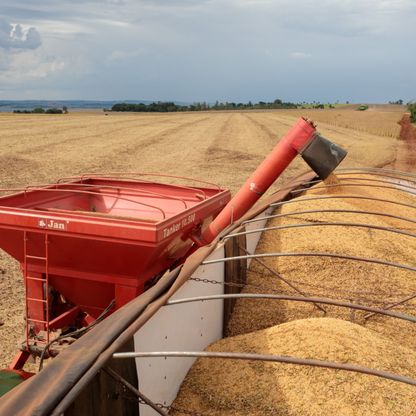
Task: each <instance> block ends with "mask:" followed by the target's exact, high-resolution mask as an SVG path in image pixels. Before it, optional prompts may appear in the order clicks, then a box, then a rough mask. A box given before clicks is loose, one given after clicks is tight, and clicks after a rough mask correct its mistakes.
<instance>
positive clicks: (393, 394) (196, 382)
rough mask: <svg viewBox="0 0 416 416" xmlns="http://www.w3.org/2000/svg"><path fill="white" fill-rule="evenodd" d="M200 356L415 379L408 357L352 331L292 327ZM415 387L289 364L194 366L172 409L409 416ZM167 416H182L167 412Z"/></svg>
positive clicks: (336, 325) (327, 324) (412, 356)
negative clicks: (328, 365) (242, 356)
mask: <svg viewBox="0 0 416 416" xmlns="http://www.w3.org/2000/svg"><path fill="white" fill-rule="evenodd" d="M207 350H208V351H232V352H242V351H244V352H256V353H261V354H273V355H286V356H295V357H302V358H315V359H321V360H331V361H336V362H341V363H353V364H358V365H362V366H366V367H370V368H377V369H382V370H386V371H389V372H393V373H396V374H401V375H405V376H409V377H412V376H413V377H415V376H416V352H415V351H413V350H411V349H408V348H406V347H403V346H401V345H399V344H397V343H394V342H392V341H391V340H389V339H387V338H386V337H384V336H381V335H380V334H378V333H376V332H374V331H371V330H369V329H366V328H363V327H362V326H359V325H357V324H353V323H350V322H346V321H343V320H340V319H332V318H312V319H305V320H297V321H293V322H289V323H285V324H281V325H278V326H274V327H271V328H267V329H264V330H260V331H257V332H253V333H249V334H244V335H238V336H235V337H229V338H224V339H222V340H220V341H218V342H216V343H215V344H212V345H211V346H210V347H209V348H208V349H207ZM415 403H416V387H414V386H410V385H406V384H403V383H398V382H393V381H389V380H385V379H381V378H378V377H374V376H369V375H363V374H358V373H352V372H347V371H340V370H330V369H323V368H316V367H307V366H297V365H292V364H280V363H267V362H258V361H257V362H254V361H240V360H223V359H208V358H204V359H199V360H198V361H197V362H196V363H195V364H194V366H193V367H192V369H191V370H190V372H189V373H188V375H187V377H186V379H185V381H184V383H183V384H182V387H181V390H180V392H179V394H178V397H177V398H176V400H175V402H174V403H173V406H174V407H175V408H178V409H185V410H187V411H193V412H196V414H203V415H218V416H219V415H225V416H231V415H233V416H234V415H252V416H260V415H276V416H283V415H285V416H306V415H308V416H318V415H319V416H321V415H322V416H325V415H328V416H329V415H330V416H332V415H334V414H338V415H343V416H358V415H366V416H369V415H390V416H396V415H397V416H410V415H414V414H415V409H416V407H415V406H416V405H415ZM173 414H174V415H185V414H187V413H185V412H183V413H182V412H179V411H175V412H173Z"/></svg>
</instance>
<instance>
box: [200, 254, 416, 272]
mask: <svg viewBox="0 0 416 416" xmlns="http://www.w3.org/2000/svg"><path fill="white" fill-rule="evenodd" d="M262 257H330V258H335V259H344V260H353V261H361V262H363V263H374V264H381V265H383V266H391V267H396V268H398V269H403V270H409V271H411V272H416V267H413V266H408V265H407V264H401V263H393V262H390V261H385V260H379V259H370V258H367V257H358V256H348V255H345V254H336V253H315V252H309V251H306V252H299V253H260V254H248V255H246V256H235V257H224V258H222V259H215V260H205V261H203V262H202V263H201V264H215V263H223V262H226V261H235V260H240V259H242V258H246V259H255V258H262Z"/></svg>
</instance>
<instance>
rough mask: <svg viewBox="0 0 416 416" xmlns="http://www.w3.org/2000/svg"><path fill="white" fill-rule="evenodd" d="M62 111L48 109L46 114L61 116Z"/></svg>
mask: <svg viewBox="0 0 416 416" xmlns="http://www.w3.org/2000/svg"><path fill="white" fill-rule="evenodd" d="M62 113H63V111H62V110H61V109H60V108H48V109H47V110H46V114H62Z"/></svg>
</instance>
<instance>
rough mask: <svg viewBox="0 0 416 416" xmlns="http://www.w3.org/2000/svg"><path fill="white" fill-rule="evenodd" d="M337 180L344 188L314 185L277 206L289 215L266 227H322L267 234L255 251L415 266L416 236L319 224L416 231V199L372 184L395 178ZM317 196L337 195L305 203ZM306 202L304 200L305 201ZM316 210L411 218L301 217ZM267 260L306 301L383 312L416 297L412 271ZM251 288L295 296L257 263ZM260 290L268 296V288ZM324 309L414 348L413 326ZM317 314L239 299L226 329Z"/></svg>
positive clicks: (303, 307) (310, 308) (305, 307)
mask: <svg viewBox="0 0 416 416" xmlns="http://www.w3.org/2000/svg"><path fill="white" fill-rule="evenodd" d="M338 177H339V179H340V184H341V186H337V185H336V184H332V185H327V186H324V185H322V184H318V185H316V186H314V187H312V188H311V189H310V190H309V191H308V192H307V193H306V194H305V195H303V196H301V197H299V198H295V199H294V200H293V201H294V202H293V203H289V204H284V205H282V206H281V207H280V208H279V209H277V210H276V212H275V214H284V215H285V216H283V217H277V218H273V219H272V220H270V221H269V224H268V226H269V227H273V226H288V225H294V224H316V225H317V226H312V227H305V228H289V229H281V230H271V231H267V232H264V233H263V236H262V239H261V240H260V243H259V246H258V249H257V252H258V253H270V252H288V253H289V252H314V253H336V254H341V255H350V256H357V257H365V258H370V259H379V260H385V261H388V262H393V263H401V264H405V265H409V266H414V265H415V264H414V263H415V261H414V259H415V258H416V239H415V238H414V237H412V236H409V235H403V234H398V233H394V232H390V231H386V230H379V229H373V228H366V227H352V226H347V225H345V226H321V225H319V224H322V223H328V222H343V223H355V224H370V225H373V226H377V227H386V228H391V229H393V228H394V229H397V230H399V231H405V232H407V233H410V234H416V223H415V213H416V196H415V195H412V194H409V193H406V192H403V191H402V190H397V189H390V188H379V187H378V186H391V187H393V186H394V185H391V184H387V183H380V182H373V180H376V181H379V180H388V181H391V180H392V179H389V178H384V179H383V178H381V177H380V176H375V175H352V174H345V175H338ZM348 178H352V179H348ZM347 184H351V185H347ZM367 185H369V186H367ZM374 185H377V187H374ZM408 186H410V185H408ZM406 189H407V188H406ZM350 195H351V196H352V195H354V196H359V197H364V198H376V199H384V200H391V201H394V202H398V203H401V204H408V205H410V206H413V207H410V206H403V205H397V204H393V203H387V202H382V201H373V200H369V199H350V198H344V197H345V196H350ZM319 196H335V197H337V198H334V199H332V198H331V199H315V200H307V199H309V198H316V197H319ZM303 200H305V201H304V202H302V201H303ZM312 210H317V211H319V210H345V211H366V212H377V213H380V214H386V215H394V216H400V217H403V218H407V219H409V220H410V221H404V220H400V219H396V218H392V217H388V216H381V215H372V214H362V213H361V214H359V213H350V212H348V213H347V212H317V213H307V214H301V213H300V212H301V211H312ZM286 215H287V216H286ZM262 261H263V262H264V263H266V264H267V265H268V266H269V267H271V268H272V269H274V270H276V271H277V272H278V273H279V274H280V275H281V276H284V277H285V278H286V279H288V280H290V281H291V282H292V283H294V284H296V285H297V286H298V287H299V288H301V289H302V291H303V292H305V293H306V294H307V295H309V296H319V297H327V298H335V299H339V300H345V301H352V302H355V303H360V304H365V305H367V306H374V307H381V308H383V307H386V306H388V305H390V304H392V303H395V302H397V301H400V300H402V299H405V298H406V297H408V296H411V295H412V294H416V279H415V273H414V271H410V270H403V269H400V268H396V267H391V266H385V265H380V264H374V263H365V262H358V261H352V260H344V259H336V258H327V257H326V258H325V257H274V258H267V259H262ZM250 284H252V285H261V286H262V287H268V288H270V289H271V290H269V293H273V292H278V293H289V294H296V292H295V291H293V290H292V289H290V288H289V287H288V286H287V285H286V284H285V283H283V282H282V281H280V280H278V279H277V278H276V277H275V276H273V275H272V274H271V273H269V272H267V270H265V269H264V268H263V267H262V266H261V265H259V264H258V263H256V262H253V263H252V267H251V270H250V272H249V275H248V285H247V287H246V288H245V289H244V291H245V292H254V293H256V292H260V290H258V289H256V288H253V287H251V286H250ZM261 291H263V292H265V291H264V290H263V289H262V290H261ZM415 306H416V299H413V300H410V301H409V302H406V303H405V304H403V305H399V306H398V307H395V308H394V310H396V311H401V312H405V313H413V312H414V309H415ZM325 309H326V310H327V316H331V317H337V318H342V319H348V320H351V321H353V322H357V323H359V324H362V325H365V326H366V327H367V328H371V329H374V330H376V331H379V332H381V333H383V334H384V335H387V336H389V337H391V338H392V339H397V337H398V336H400V338H401V339H402V342H405V343H406V344H407V345H408V346H410V347H412V348H415V349H416V328H414V327H415V326H414V325H411V324H408V323H405V322H402V321H397V320H395V319H391V318H388V317H381V316H374V317H372V318H370V319H368V320H365V319H364V315H366V313H365V312H354V313H352V312H351V311H350V310H348V309H341V308H337V307H331V306H329V307H327V306H325ZM312 316H314V317H322V316H324V315H323V312H322V311H320V310H319V309H318V308H316V307H315V306H314V305H313V304H306V303H297V302H296V303H295V302H278V303H277V302H275V301H270V300H264V301H263V300H261V301H259V300H241V301H239V302H237V305H236V308H235V310H234V314H233V317H232V321H231V324H230V328H229V330H230V333H231V334H232V335H236V334H240V333H245V332H251V331H254V330H257V329H261V328H266V327H269V326H273V325H276V324H279V323H283V322H287V321H292V320H294V319H303V318H309V317H312Z"/></svg>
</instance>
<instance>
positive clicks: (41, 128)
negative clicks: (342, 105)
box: [0, 110, 400, 368]
mask: <svg viewBox="0 0 416 416" xmlns="http://www.w3.org/2000/svg"><path fill="white" fill-rule="evenodd" d="M301 114H302V113H300V112H299V110H296V111H295V112H290V111H281V112H279V111H273V112H244V113H243V112H242V113H237V112H236V113H234V112H233V113H231V112H224V113H213V112H210V113H186V114H180V113H177V114H169V115H148V114H111V113H110V114H109V115H105V114H104V113H73V114H67V115H17V114H16V115H15V114H0V186H1V187H18V186H23V185H28V184H41V183H47V182H50V181H54V180H56V179H57V178H60V177H67V176H71V175H77V174H81V173H85V172H105V173H108V172H117V171H119V172H120V171H122V172H127V171H130V172H163V173H168V174H172V175H185V176H190V177H195V178H200V179H204V180H206V181H211V182H215V183H218V184H219V185H221V186H223V187H227V188H229V189H231V191H232V192H233V193H234V192H236V191H237V189H238V188H239V186H241V184H242V183H243V182H244V181H245V179H246V178H247V176H248V175H249V174H250V173H251V172H252V171H253V170H254V169H255V167H256V166H257V165H258V164H259V163H260V162H261V160H262V159H263V158H264V156H265V155H266V154H267V153H268V152H269V151H270V150H271V149H272V148H273V146H274V145H275V144H276V142H277V141H278V138H279V137H281V136H282V135H283V134H284V133H285V132H287V131H288V129H289V128H290V127H291V126H292V125H293V123H294V122H295V121H296V119H297V117H299V115H301ZM316 114H317V115H318V114H319V117H317V118H318V119H320V120H321V121H320V123H319V131H320V132H321V133H322V134H323V135H324V136H326V137H328V138H329V139H331V140H333V141H334V142H336V143H338V144H340V145H341V146H343V147H344V148H346V149H347V150H348V151H349V156H348V158H347V159H346V160H345V162H344V166H384V165H386V164H388V163H391V162H392V161H393V160H394V158H395V149H396V144H397V141H396V139H394V138H392V137H391V132H392V131H393V132H394V128H395V127H394V126H393V125H392V126H391V125H390V124H391V123H390V121H389V122H388V123H387V125H388V126H386V131H388V132H389V133H388V134H385V135H383V132H381V133H380V134H381V135H378V134H374V133H371V131H373V132H376V131H377V130H375V129H372V128H369V129H368V131H366V132H364V131H363V130H364V127H363V126H365V123H364V121H363V115H362V113H360V116H359V117H360V119H359V123H358V124H353V123H352V124H351V127H353V128H347V127H345V126H348V123H349V121H348V120H350V119H351V117H353V116H354V114H352V115H349V116H348V117H347V116H346V115H345V114H346V113H345V114H344V113H343V114H344V115H341V116H337V117H335V116H331V115H330V114H329V115H327V114H324V112H320V113H316ZM332 114H336V113H332ZM307 115H308V116H311V115H312V117H313V112H312V113H311V111H310V110H309V111H308V112H307ZM331 117H332V118H331ZM334 117H335V118H334ZM376 117H377V115H376V116H374V112H372V113H371V115H370V116H369V120H370V118H371V123H374V119H375V118H376ZM378 117H379V118H380V123H381V122H384V123H385V117H384V116H383V115H381V116H380V115H379V116H378ZM389 117H390V116H389ZM395 117H397V116H394V117H393V116H392V120H393V119H395ZM398 118H400V117H398ZM337 120H338V121H337ZM339 120H341V121H339ZM369 124H370V121H369ZM387 127H389V128H387ZM306 169H307V167H306V165H305V163H304V162H303V161H302V160H301V159H300V158H299V160H296V162H294V163H293V164H292V165H291V167H290V168H289V169H288V170H287V171H286V172H285V174H284V175H283V177H282V179H281V180H279V181H278V183H281V181H282V180H284V179H287V178H289V177H292V176H294V175H297V174H299V173H301V172H302V171H304V170H306ZM278 183H277V184H276V186H278ZM276 186H275V188H276ZM275 188H274V189H275ZM0 269H2V270H3V272H4V273H3V274H0V342H1V344H0V345H1V348H0V368H2V367H3V366H4V365H5V364H6V363H8V362H9V361H10V359H11V358H12V357H13V354H14V352H15V351H16V344H17V341H18V339H19V338H20V337H21V335H22V334H23V299H24V289H23V285H22V281H21V277H20V273H19V268H18V265H17V264H16V263H15V262H14V261H13V260H12V259H10V258H9V256H7V255H6V254H5V253H3V252H0ZM0 272H1V270H0ZM2 322H3V325H2Z"/></svg>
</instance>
